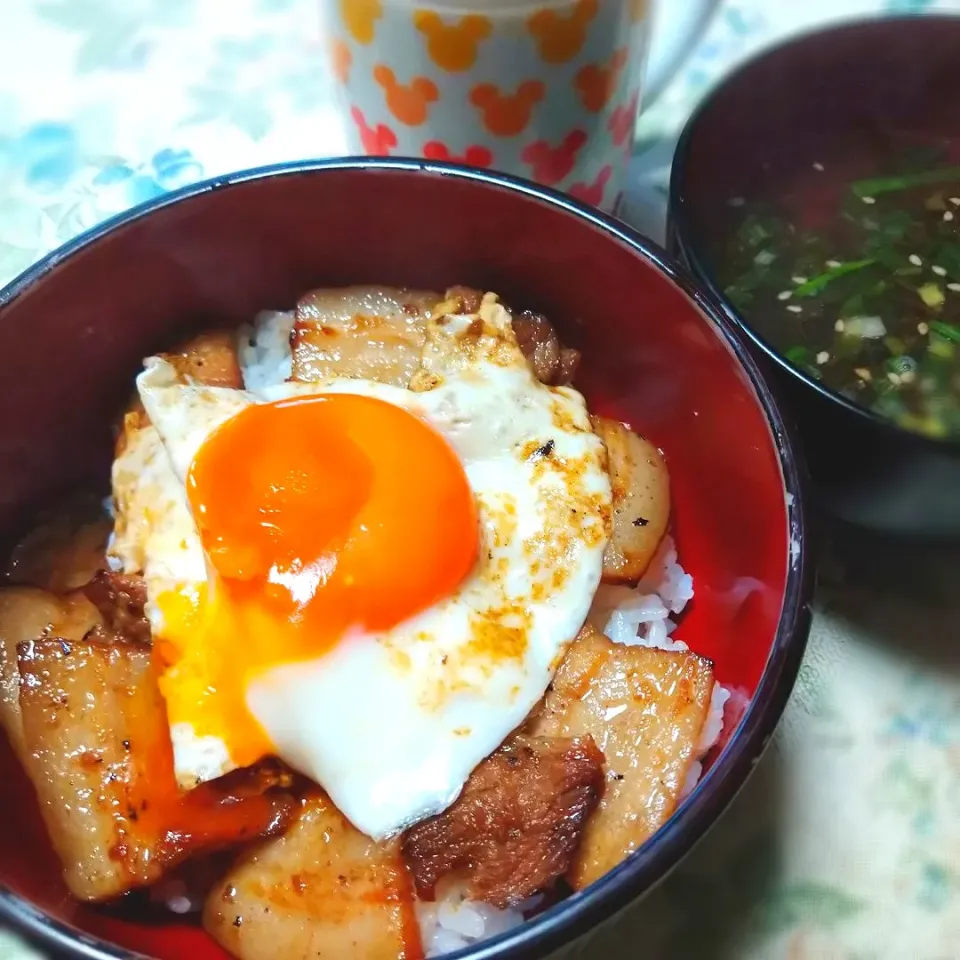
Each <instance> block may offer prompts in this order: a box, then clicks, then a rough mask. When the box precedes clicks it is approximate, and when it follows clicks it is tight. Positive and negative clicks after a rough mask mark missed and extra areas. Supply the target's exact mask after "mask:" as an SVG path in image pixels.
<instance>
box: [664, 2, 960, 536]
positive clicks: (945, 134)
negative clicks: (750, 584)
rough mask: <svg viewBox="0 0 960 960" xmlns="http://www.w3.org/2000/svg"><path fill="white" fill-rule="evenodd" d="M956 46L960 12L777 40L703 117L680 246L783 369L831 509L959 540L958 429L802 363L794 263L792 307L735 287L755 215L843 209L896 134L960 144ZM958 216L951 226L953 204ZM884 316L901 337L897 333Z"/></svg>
mask: <svg viewBox="0 0 960 960" xmlns="http://www.w3.org/2000/svg"><path fill="white" fill-rule="evenodd" d="M958 44H960V18H957V17H950V16H930V17H895V18H891V19H882V20H870V21H864V22H853V23H848V24H845V25H842V26H838V27H834V28H830V29H827V30H822V31H818V32H815V33H811V34H808V35H804V36H800V37H798V38H796V39H794V40H790V41H788V42H787V43H785V44H784V45H782V46H778V47H776V48H774V49H771V50H769V51H766V52H764V53H762V54H760V55H759V56H757V57H756V58H755V59H753V60H751V61H750V62H748V63H747V64H745V65H744V66H743V67H741V68H740V69H738V70H737V71H736V72H734V73H733V74H732V75H731V76H730V77H729V78H727V79H726V80H725V81H724V82H723V83H721V84H720V85H719V87H718V88H717V89H716V90H715V91H714V92H713V93H711V94H710V95H709V96H708V97H707V98H706V100H705V101H704V102H703V103H702V104H701V105H700V107H699V108H698V110H697V111H696V113H695V115H694V116H693V117H692V118H691V119H690V121H689V122H688V124H687V125H686V127H685V129H684V131H683V133H682V135H681V138H680V141H679V145H678V148H677V154H676V159H675V163H674V168H673V173H672V181H671V186H670V216H669V226H668V246H669V248H670V249H671V251H672V252H674V253H675V254H676V255H677V256H678V257H679V258H680V259H682V260H683V261H684V262H685V263H686V264H687V265H688V266H689V268H690V269H691V270H692V272H693V274H694V275H695V277H696V278H697V279H698V280H699V281H700V282H701V283H702V284H703V285H704V286H705V287H706V288H707V289H708V290H709V291H710V292H711V293H712V294H713V295H714V296H715V297H716V298H718V299H719V300H720V301H721V303H722V304H723V308H724V311H725V313H726V314H727V316H728V317H730V318H731V319H732V320H733V321H734V322H735V323H736V324H737V326H738V328H739V329H740V330H742V331H743V332H744V333H745V334H746V336H747V337H748V338H749V340H750V343H751V347H752V349H753V351H754V353H755V354H756V355H757V356H758V358H761V362H763V363H765V364H769V365H770V367H771V368H772V370H773V372H774V376H775V378H776V380H777V381H778V384H779V386H780V388H781V389H782V395H783V397H784V400H785V403H786V406H787V407H788V408H789V411H790V414H791V415H792V416H793V417H794V418H795V420H796V423H797V425H798V427H799V431H800V436H801V442H802V444H803V447H804V451H805V453H806V457H807V461H808V463H809V467H810V472H811V476H812V479H813V483H814V490H815V495H816V497H817V498H818V500H819V503H820V504H821V506H823V507H824V508H825V509H826V511H828V512H829V513H830V514H832V515H833V516H834V517H838V518H840V519H841V520H844V521H848V522H851V523H854V524H857V525H860V526H864V527H869V528H872V529H874V530H877V531H881V532H884V533H890V534H898V535H906V536H915V537H921V538H956V537H957V536H958V535H960V497H957V493H956V491H957V489H958V485H960V437H956V436H955V435H954V436H952V437H951V436H945V437H942V438H934V437H930V436H925V435H921V434H918V433H915V432H912V431H911V430H908V429H905V428H904V427H903V426H901V425H898V424H897V423H895V422H894V421H893V420H891V419H888V418H887V417H886V416H881V415H880V414H878V413H876V412H874V411H873V410H872V409H868V408H867V406H862V405H860V404H859V403H858V402H857V399H856V395H855V392H854V395H852V396H851V395H845V394H844V393H841V392H838V390H836V389H832V388H831V387H830V386H828V385H827V384H826V383H825V382H824V380H823V379H821V378H819V377H817V376H816V375H814V373H813V372H812V369H811V366H810V365H809V364H800V363H798V362H795V358H794V360H791V359H790V358H788V356H787V355H786V352H787V349H788V348H789V344H787V343H786V342H785V341H783V340H780V341H778V339H777V332H778V329H786V327H781V328H778V327H776V326H775V324H777V323H778V322H781V321H780V318H786V317H788V316H789V315H788V314H786V313H784V311H785V310H794V311H796V314H795V316H796V317H798V318H799V317H802V314H801V311H802V310H805V309H806V307H805V306H802V304H805V303H807V302H808V301H805V300H800V299H788V298H789V297H790V296H791V291H790V289H789V288H791V287H792V286H793V283H792V281H791V279H790V276H789V273H788V274H787V275H786V276H785V277H784V278H782V281H783V286H784V287H785V288H787V289H785V290H783V291H782V292H781V294H780V296H781V297H782V298H783V299H782V301H781V302H779V303H778V302H777V300H776V299H775V298H772V303H768V302H764V303H763V304H762V305H761V304H756V303H755V304H753V305H751V304H747V305H746V306H744V305H741V307H740V308H739V309H738V308H737V306H735V305H734V303H733V302H732V300H731V299H730V298H729V297H728V296H726V295H725V293H724V290H725V288H726V289H729V283H730V278H729V277H728V276H726V275H725V274H726V273H727V272H728V265H729V262H730V261H729V260H728V257H729V256H731V254H730V250H731V244H732V243H733V242H734V239H735V237H736V236H737V231H738V230H739V229H741V225H742V224H743V222H744V218H745V217H746V216H747V215H749V214H750V213H751V212H754V211H757V210H760V209H761V208H762V209H763V211H764V213H765V214H766V213H767V212H768V210H769V209H771V208H775V207H776V206H777V204H778V203H779V202H780V201H781V200H782V198H783V197H784V196H786V195H788V194H789V195H790V197H795V198H798V199H797V202H796V206H797V207H799V208H805V209H801V210H799V211H798V217H802V216H804V215H805V214H809V212H810V209H811V208H813V207H824V198H825V197H826V198H828V200H827V204H828V206H827V207H826V208H825V209H828V210H830V211H834V210H836V211H839V209H840V208H839V201H838V200H836V199H835V198H836V197H838V196H839V188H841V187H844V186H845V185H848V184H849V182H850V181H851V180H855V179H857V178H858V177H864V176H871V175H873V176H877V175H880V176H882V175H883V174H884V173H887V174H893V173H897V172H900V171H898V170H895V169H891V168H890V165H891V164H892V163H893V160H892V159H891V153H893V152H894V150H895V148H896V145H897V144H898V143H901V142H902V143H903V144H904V149H906V148H907V146H909V147H910V148H911V149H913V148H914V147H915V146H916V145H917V144H923V145H925V144H926V143H927V142H928V141H929V142H930V143H941V142H944V141H951V140H952V141H953V144H956V143H960V105H958V103H957V101H956V98H953V97H950V96H948V93H947V92H948V91H950V90H955V89H956V88H957V85H958V84H960V59H958V58H957V56H956V50H957V49H958ZM955 160H956V157H955V156H954V157H953V160H952V161H951V162H955ZM956 186H957V185H956V184H954V185H953V187H956ZM887 196H889V194H888V195H887ZM800 198H802V199H800ZM876 200H877V198H876V197H871V196H867V198H866V201H865V203H864V205H863V206H862V210H863V211H870V210H874V209H878V208H877V207H876V206H875V201H876ZM881 202H883V198H881ZM832 203H836V204H837V206H836V207H831V206H829V204H832ZM871 205H873V206H871ZM789 216H791V217H792V214H790V215H789ZM825 216H826V215H825ZM944 217H945V219H946V221H947V222H952V217H953V214H952V212H947V211H944ZM815 229H816V230H817V231H820V232H821V234H823V235H824V236H826V237H827V238H828V239H829V238H834V239H836V238H838V237H842V231H843V230H844V229H847V226H846V225H845V224H844V223H843V222H842V221H841V218H840V216H839V212H837V213H836V215H833V214H830V218H829V219H826V218H825V219H822V220H821V221H820V222H819V223H818V224H817V226H816V228H815ZM943 229H944V230H945V229H946V224H944V226H943ZM837 245H838V246H839V245H840V244H839V243H838V244H837ZM773 252H774V251H771V253H773ZM844 253H845V254H846V256H844V257H843V258H842V259H844V261H845V262H849V261H854V262H856V261H855V260H854V258H855V257H856V253H855V252H852V251H849V250H844ZM864 256H866V255H864ZM832 262H833V261H827V263H828V264H829V263H832ZM768 269H770V270H771V271H774V270H776V267H775V266H773V265H772V264H771V265H770V266H769V268H768ZM778 276H779V274H778ZM931 276H932V277H933V279H934V280H938V276H937V274H931ZM801 279H803V278H801ZM950 279H951V277H950V276H945V278H944V283H943V284H941V286H943V285H945V284H946V282H948V281H949V280H950ZM953 279H954V280H956V279H957V278H956V277H954V278H953ZM956 295H957V294H956V293H955V292H954V291H950V290H948V296H950V297H954V296H956ZM918 302H919V301H918ZM881 319H883V318H882V317H881ZM886 319H887V322H888V324H890V325H891V327H892V329H891V331H890V332H891V333H897V332H899V331H897V330H896V328H895V327H893V324H892V322H891V318H890V317H887V318H886ZM802 323H803V320H802V319H798V320H796V321H795V322H794V326H796V325H798V324H802ZM831 323H832V320H831ZM831 336H832V332H831ZM824 346H825V347H826V346H829V344H825V345H824ZM820 349H822V348H821V347H819V346H818V347H815V348H814V350H815V351H819V350H820ZM826 355H827V356H829V351H828V352H827V354H826ZM881 376H884V374H881ZM854 386H856V383H854ZM953 389H954V390H960V385H958V384H954V387H953Z"/></svg>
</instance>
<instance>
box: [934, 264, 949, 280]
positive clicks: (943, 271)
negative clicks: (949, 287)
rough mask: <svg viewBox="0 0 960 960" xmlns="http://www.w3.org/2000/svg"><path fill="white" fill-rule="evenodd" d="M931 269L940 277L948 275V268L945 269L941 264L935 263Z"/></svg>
mask: <svg viewBox="0 0 960 960" xmlns="http://www.w3.org/2000/svg"><path fill="white" fill-rule="evenodd" d="M930 269H931V270H932V271H933V272H934V273H935V274H936V275H937V276H938V277H945V276H946V275H947V271H946V269H945V268H944V267H941V266H940V264H934V265H933V266H932V267H931V268H930Z"/></svg>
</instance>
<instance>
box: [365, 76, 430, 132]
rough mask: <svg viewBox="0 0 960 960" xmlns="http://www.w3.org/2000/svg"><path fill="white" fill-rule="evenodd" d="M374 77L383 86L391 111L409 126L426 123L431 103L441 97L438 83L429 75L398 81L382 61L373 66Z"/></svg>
mask: <svg viewBox="0 0 960 960" xmlns="http://www.w3.org/2000/svg"><path fill="white" fill-rule="evenodd" d="M373 79H374V80H376V81H377V83H379V84H380V86H381V87H383V90H384V93H385V94H386V97H387V107H388V108H389V109H390V112H391V113H392V114H393V115H394V116H395V117H396V118H397V119H398V120H399V121H400V122H401V123H405V124H406V125H407V126H408V127H419V126H420V124H421V123H424V122H425V121H426V119H427V115H428V113H429V112H430V104H431V103H435V102H436V101H437V100H438V99H439V97H440V92H439V91H438V90H437V86H436V84H435V83H434V82H433V81H432V80H429V79H428V78H427V77H414V78H413V79H412V80H411V81H410V83H408V84H402V83H398V82H397V78H396V77H395V76H394V73H393V71H392V70H391V69H390V68H389V67H386V66H384V65H383V64H382V63H381V64H379V65H378V66H376V67H374V68H373Z"/></svg>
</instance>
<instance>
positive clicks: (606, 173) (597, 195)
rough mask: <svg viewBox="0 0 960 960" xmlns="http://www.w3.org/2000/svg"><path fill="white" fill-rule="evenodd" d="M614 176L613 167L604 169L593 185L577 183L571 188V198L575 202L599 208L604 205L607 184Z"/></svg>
mask: <svg viewBox="0 0 960 960" xmlns="http://www.w3.org/2000/svg"><path fill="white" fill-rule="evenodd" d="M612 176H613V167H611V166H607V167H604V168H603V169H602V170H601V171H600V172H599V173H598V174H597V178H596V179H595V180H594V181H593V183H575V184H573V186H572V187H570V196H571V197H573V198H574V199H575V200H582V201H583V202H584V203H590V204H593V206H595V207H599V206H600V205H601V204H602V203H603V195H604V193H605V192H606V190H607V184H608V183H609V182H610V178H611V177H612Z"/></svg>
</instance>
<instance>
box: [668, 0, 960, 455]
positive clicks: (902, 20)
mask: <svg viewBox="0 0 960 960" xmlns="http://www.w3.org/2000/svg"><path fill="white" fill-rule="evenodd" d="M916 22H933V23H935V24H936V23H940V24H942V25H944V26H948V27H949V29H951V30H955V31H956V32H957V39H958V41H960V14H956V13H955V14H949V13H931V14H917V13H913V14H910V13H904V14H894V15H890V16H885V17H883V18H882V19H877V18H876V17H866V16H858V17H851V18H849V19H845V20H842V21H840V22H838V23H834V24H828V25H827V26H822V27H813V28H812V29H809V30H804V31H800V32H798V33H796V34H793V35H791V36H789V37H786V38H785V39H783V40H781V41H779V42H777V43H774V44H771V45H770V46H768V47H764V48H763V49H762V50H759V51H758V52H756V53H754V54H752V55H751V56H749V57H747V59H746V60H744V61H743V62H742V63H740V64H738V65H737V67H736V68H735V69H734V70H731V71H730V72H729V73H728V74H726V75H725V76H724V78H723V80H721V81H720V82H719V83H718V84H716V86H714V87H713V89H712V90H711V91H710V92H709V93H708V94H707V95H706V96H705V97H704V98H703V99H702V100H701V101H700V103H699V104H697V106H696V108H695V109H694V111H693V113H691V115H690V117H689V118H688V119H687V122H686V123H685V124H684V125H683V129H682V130H681V132H680V137H679V139H678V140H677V146H676V149H675V151H674V155H673V165H672V168H671V172H670V187H669V191H668V231H667V234H668V239H667V247H668V249H669V250H670V252H672V253H675V254H676V255H677V256H678V257H679V258H680V259H681V260H682V261H683V262H684V265H685V266H686V267H687V268H688V269H689V271H690V273H691V274H692V275H693V276H694V278H695V279H696V280H697V281H698V282H699V283H700V284H702V285H703V286H704V287H706V289H707V290H708V291H709V293H710V294H711V295H712V297H713V298H714V299H715V300H717V301H718V302H719V303H720V305H721V306H722V308H723V310H724V312H725V314H726V315H727V317H728V318H729V319H731V320H732V321H733V322H734V323H735V324H736V325H737V327H738V328H739V329H740V330H741V331H742V332H743V333H744V334H745V335H746V336H747V337H749V339H750V340H751V342H752V343H754V344H755V345H756V346H757V347H758V348H759V349H760V350H762V351H763V353H764V355H765V356H766V357H767V358H768V359H769V360H770V361H771V362H772V363H774V364H776V366H777V368H779V369H780V370H781V371H783V372H785V373H788V374H789V375H790V376H791V377H793V378H795V379H796V380H798V381H799V382H800V383H801V384H803V386H804V387H806V388H808V389H810V390H812V391H814V392H815V393H817V394H819V395H820V396H821V397H822V398H823V399H824V400H827V401H830V402H831V403H834V404H836V405H837V406H838V407H840V408H841V409H842V410H843V411H844V412H845V413H847V414H849V415H851V416H853V417H856V418H857V419H858V420H859V421H860V424H861V426H870V427H872V428H874V429H878V430H880V431H881V433H884V434H887V435H888V438H889V439H890V440H893V439H895V438H899V439H901V440H904V439H905V440H907V441H910V442H915V443H917V444H918V445H919V446H921V447H926V448H927V449H929V450H930V451H931V452H935V453H938V454H941V455H943V454H947V455H951V454H952V455H954V456H958V457H960V437H952V438H951V437H940V438H938V437H930V436H927V435H926V434H922V433H916V432H914V431H912V430H907V429H906V428H905V427H901V426H899V425H898V424H896V423H894V422H893V421H892V420H890V419H888V418H886V417H882V416H880V414H878V413H874V412H873V411H872V410H870V409H868V408H867V407H863V406H861V405H860V404H858V403H855V402H854V401H853V400H850V399H849V398H848V397H845V396H843V394H841V393H839V392H837V391H836V390H833V389H832V388H831V387H828V386H826V385H825V384H823V383H821V382H820V381H818V380H815V379H813V377H811V376H810V375H809V374H807V373H804V371H802V370H801V369H800V368H799V367H795V366H794V365H793V364H792V363H791V362H790V361H789V360H787V358H786V357H785V356H784V355H783V353H781V352H780V351H779V350H778V349H777V348H776V347H775V346H773V344H771V343H770V342H769V341H768V340H767V339H766V338H765V337H763V336H762V335H761V334H760V333H759V332H758V331H757V330H756V328H755V326H754V325H753V323H752V322H751V321H749V320H747V319H746V318H745V317H744V316H742V315H741V314H740V313H739V311H737V309H736V308H735V307H734V305H733V304H732V303H731V302H730V300H729V299H728V298H727V296H726V295H725V294H724V292H723V288H722V287H721V286H720V284H719V283H718V282H717V280H716V278H715V276H714V274H713V271H712V270H711V269H710V267H709V266H708V264H707V259H706V254H705V253H704V252H703V244H698V243H695V242H694V237H693V234H694V231H693V229H692V227H691V226H690V223H689V218H688V216H687V211H689V210H690V209H691V204H690V201H689V200H688V199H687V184H688V183H689V182H690V177H691V175H690V171H689V167H690V151H691V145H692V143H693V140H694V137H696V135H697V133H698V129H699V127H700V125H701V124H702V123H703V122H704V118H705V117H706V116H707V115H708V114H709V113H710V112H711V111H713V110H717V109H719V108H720V107H719V101H720V99H721V98H722V97H723V96H724V95H725V94H729V92H730V88H731V87H732V86H733V85H734V84H735V83H737V82H739V81H742V80H743V78H744V77H745V76H747V75H748V74H749V73H750V72H751V71H752V70H756V69H758V68H761V67H763V66H766V65H767V64H769V63H770V62H771V61H773V60H775V59H776V58H777V57H779V56H780V55H781V54H782V53H784V52H785V51H787V50H792V49H793V48H795V47H800V46H808V45H809V46H815V45H816V44H817V43H820V42H822V41H823V40H824V38H826V37H829V36H832V35H835V34H839V33H849V34H854V33H857V32H858V31H860V30H863V29H865V28H869V27H874V28H876V29H878V30H882V29H886V28H891V29H894V30H895V29H897V28H898V27H905V26H907V25H908V24H913V23H916ZM748 149H749V148H748Z"/></svg>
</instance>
